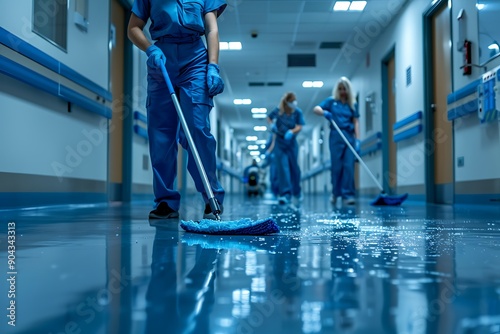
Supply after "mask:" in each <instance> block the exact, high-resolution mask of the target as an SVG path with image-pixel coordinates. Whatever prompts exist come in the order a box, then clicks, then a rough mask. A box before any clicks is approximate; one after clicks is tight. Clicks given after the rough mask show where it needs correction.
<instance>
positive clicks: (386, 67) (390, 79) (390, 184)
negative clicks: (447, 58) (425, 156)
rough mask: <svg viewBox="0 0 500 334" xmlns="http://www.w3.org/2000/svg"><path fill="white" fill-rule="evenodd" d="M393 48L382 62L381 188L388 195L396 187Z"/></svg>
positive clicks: (394, 67) (394, 63) (394, 68)
mask: <svg viewBox="0 0 500 334" xmlns="http://www.w3.org/2000/svg"><path fill="white" fill-rule="evenodd" d="M394 50H395V48H393V49H392V50H391V51H390V52H389V53H388V55H387V56H386V57H385V58H384V59H383V60H382V100H383V101H384V103H383V106H382V110H383V112H382V152H383V158H382V161H383V162H382V170H383V171H384V177H383V187H384V189H386V191H388V192H389V194H393V193H395V192H396V187H397V146H396V143H395V142H394V133H393V132H394V129H393V125H394V123H395V122H396V83H395V80H396V58H395V51H394Z"/></svg>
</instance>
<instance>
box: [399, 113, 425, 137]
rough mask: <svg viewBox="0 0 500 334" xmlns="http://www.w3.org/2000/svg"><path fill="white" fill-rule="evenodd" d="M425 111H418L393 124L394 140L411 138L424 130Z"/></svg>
mask: <svg viewBox="0 0 500 334" xmlns="http://www.w3.org/2000/svg"><path fill="white" fill-rule="evenodd" d="M422 117H423V112H422V111H420V110H419V111H417V112H416V113H414V114H411V115H410V116H408V117H405V118H403V119H402V120H400V121H398V122H396V123H394V124H393V126H392V129H393V131H394V135H393V140H394V142H396V143H397V142H400V141H402V140H405V139H408V138H411V137H413V136H416V135H418V134H419V133H420V132H422V130H423V122H422Z"/></svg>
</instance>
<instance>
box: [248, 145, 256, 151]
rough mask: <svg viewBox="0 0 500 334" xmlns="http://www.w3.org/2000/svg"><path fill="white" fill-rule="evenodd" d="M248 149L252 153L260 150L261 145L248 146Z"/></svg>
mask: <svg viewBox="0 0 500 334" xmlns="http://www.w3.org/2000/svg"><path fill="white" fill-rule="evenodd" d="M247 148H248V150H250V151H255V150H258V149H259V145H248V146H247Z"/></svg>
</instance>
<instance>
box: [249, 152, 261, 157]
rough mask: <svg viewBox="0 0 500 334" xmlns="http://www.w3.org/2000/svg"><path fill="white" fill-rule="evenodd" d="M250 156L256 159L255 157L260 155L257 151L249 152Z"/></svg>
mask: <svg viewBox="0 0 500 334" xmlns="http://www.w3.org/2000/svg"><path fill="white" fill-rule="evenodd" d="M250 155H251V156H254V157H256V156H258V155H260V152H259V151H250Z"/></svg>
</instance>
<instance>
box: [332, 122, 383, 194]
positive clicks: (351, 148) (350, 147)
mask: <svg viewBox="0 0 500 334" xmlns="http://www.w3.org/2000/svg"><path fill="white" fill-rule="evenodd" d="M330 122H331V123H332V125H333V126H334V127H335V130H337V132H338V133H339V134H340V136H341V137H342V139H343V140H344V141H345V143H346V145H347V146H348V147H349V149H350V150H351V151H352V153H353V154H354V156H355V157H356V158H357V159H358V161H359V163H360V164H361V165H362V166H363V167H364V168H365V170H366V171H367V172H368V175H370V176H371V177H372V180H373V182H375V184H376V185H377V187H378V188H379V189H380V191H381V192H382V193H385V191H384V188H383V187H382V185H381V184H380V182H378V180H377V178H376V177H375V175H373V173H372V172H371V170H370V168H368V166H367V165H366V164H365V162H364V161H363V159H361V157H360V156H359V154H358V152H356V150H355V149H354V147H352V145H351V144H350V143H349V141H348V140H347V138H346V137H345V136H344V134H343V133H342V130H340V128H339V127H338V125H337V123H335V121H334V120H333V119H331V120H330Z"/></svg>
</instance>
